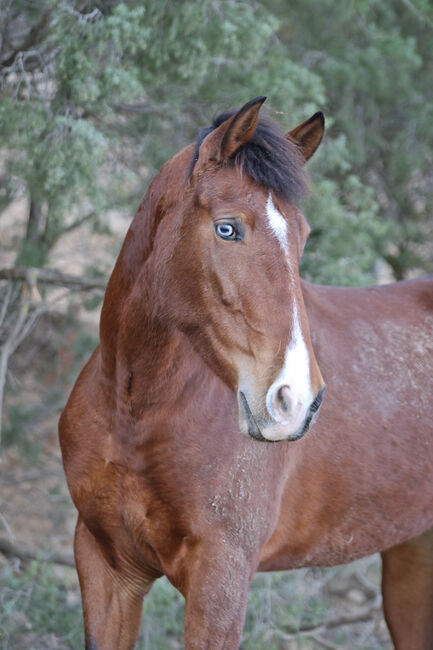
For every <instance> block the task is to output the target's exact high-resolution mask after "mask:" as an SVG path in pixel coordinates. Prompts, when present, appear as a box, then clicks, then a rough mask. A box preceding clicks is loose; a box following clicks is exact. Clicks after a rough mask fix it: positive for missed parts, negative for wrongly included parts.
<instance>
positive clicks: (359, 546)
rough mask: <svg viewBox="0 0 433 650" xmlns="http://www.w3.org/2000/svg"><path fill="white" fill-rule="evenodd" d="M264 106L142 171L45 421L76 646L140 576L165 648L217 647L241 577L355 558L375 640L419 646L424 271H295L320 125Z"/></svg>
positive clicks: (426, 370) (236, 113) (217, 124)
mask: <svg viewBox="0 0 433 650" xmlns="http://www.w3.org/2000/svg"><path fill="white" fill-rule="evenodd" d="M264 100H265V98H264V97H258V98H255V99H253V100H251V101H250V102H248V103H246V104H245V105H244V106H243V107H242V108H240V109H238V110H233V109H232V110H230V111H228V112H226V113H224V114H222V115H220V116H219V117H218V118H216V120H215V121H214V123H213V125H212V126H211V127H208V128H206V129H203V130H202V131H201V132H200V134H199V137H198V139H197V141H196V142H195V143H192V144H190V145H189V146H187V147H185V148H184V149H182V150H181V151H180V152H179V153H177V154H176V155H175V156H174V157H173V158H171V159H170V160H169V161H168V162H167V163H166V164H165V165H164V166H163V167H162V169H161V170H160V171H159V173H158V174H157V175H156V177H155V178H154V180H153V181H152V183H151V184H150V186H149V188H148V190H147V193H146V194H145V196H144V198H143V199H142V202H141V204H140V206H139V208H138V211H137V213H136V215H135V217H134V219H133V221H132V224H131V226H130V228H129V231H128V233H127V235H126V238H125V241H124V244H123V247H122V249H121V252H120V254H119V257H118V259H117V262H116V264H115V267H114V270H113V272H112V275H111V278H110V280H109V283H108V286H107V290H106V294H105V299H104V303H103V307H102V312H101V323H100V344H99V346H98V347H97V348H96V350H95V351H94V353H93V355H92V356H91V358H90V360H89V362H88V363H87V365H86V366H85V367H84V369H83V370H82V372H81V374H80V376H79V378H78V380H77V382H76V384H75V386H74V388H73V390H72V393H71V395H70V398H69V401H68V402H67V405H66V407H65V409H64V411H63V414H62V416H61V419H60V427H59V428H60V443H61V449H62V455H63V463H64V469H65V473H66V477H67V482H68V486H69V490H70V493H71V496H72V499H73V502H74V504H75V506H76V508H77V510H78V520H77V525H76V533H75V542H74V552H75V558H76V566H77V571H78V575H79V581H80V587H81V593H82V603H83V613H84V627H85V647H86V648H87V650H114V649H116V650H127V649H130V648H133V647H134V645H135V642H136V639H137V636H138V632H139V626H140V618H141V611H142V602H143V597H144V595H145V594H146V593H147V592H148V591H149V589H150V587H151V585H152V583H153V582H154V581H155V580H156V579H157V578H159V577H160V576H162V575H165V576H167V577H168V579H169V581H170V582H171V583H172V584H173V585H174V586H175V587H176V588H177V589H178V590H179V591H180V592H181V593H182V594H183V596H184V597H185V647H186V648H187V649H188V650H199V649H200V650H204V649H205V648H207V649H208V650H220V649H222V648H224V649H226V650H234V649H235V648H238V647H239V644H240V639H241V633H242V628H243V623H244V618H245V610H246V603H247V594H248V588H249V584H250V582H251V580H252V577H253V575H254V573H255V572H256V571H274V570H282V569H293V568H298V567H314V566H332V565H336V564H341V563H346V562H350V561H352V560H355V559H356V558H360V557H363V556H366V555H369V554H372V553H375V552H381V554H382V559H383V579H382V592H383V606H384V614H385V619H386V621H387V624H388V627H389V630H390V633H391V637H392V640H393V643H394V645H395V648H397V650H427V649H428V648H429V649H431V648H433V481H432V466H433V420H432V415H431V413H432V394H433V341H432V332H433V276H431V277H425V278H422V279H416V280H410V281H403V282H399V283H395V284H390V285H387V286H378V287H367V288H339V287H330V286H316V285H314V284H310V283H309V282H305V281H303V280H301V278H300V275H299V270H298V267H299V261H300V258H301V255H302V251H303V248H304V245H305V242H306V240H307V237H308V234H309V226H308V223H307V221H306V218H305V217H304V215H303V214H302V212H301V211H300V209H299V207H298V205H299V198H300V197H301V196H302V194H303V192H305V187H306V176H305V175H306V172H305V167H304V164H305V163H306V161H307V160H309V159H310V158H311V156H312V155H313V153H314V151H315V150H316V149H317V147H318V146H319V144H320V142H321V140H322V136H323V133H324V118H323V114H322V113H320V112H319V113H316V114H314V115H313V116H312V117H311V118H309V119H307V120H306V121H305V122H303V123H302V124H300V125H299V126H297V127H296V128H295V129H293V130H291V131H290V132H288V133H287V134H284V133H283V132H282V131H281V130H280V129H279V127H277V126H275V125H274V124H273V123H272V122H271V121H270V120H267V119H266V118H263V117H262V116H261V115H260V114H259V111H260V108H261V106H262V104H263V102H264ZM325 381H326V394H325V393H324V391H325ZM319 408H320V414H319ZM307 432H308V433H307Z"/></svg>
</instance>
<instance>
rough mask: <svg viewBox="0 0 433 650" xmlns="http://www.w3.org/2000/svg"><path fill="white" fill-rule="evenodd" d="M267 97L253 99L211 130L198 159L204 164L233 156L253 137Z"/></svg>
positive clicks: (202, 145)
mask: <svg viewBox="0 0 433 650" xmlns="http://www.w3.org/2000/svg"><path fill="white" fill-rule="evenodd" d="M265 99H266V97H255V98H254V99H251V101H249V102H247V103H246V104H244V105H243V106H242V108H241V109H239V110H238V111H237V112H236V113H235V114H234V115H232V116H231V117H229V118H228V119H227V120H225V121H224V122H223V123H222V124H220V125H219V126H218V127H217V128H216V129H215V130H213V131H211V133H209V135H208V136H206V138H205V139H204V140H203V142H202V144H201V146H200V152H199V158H198V160H199V161H201V163H202V164H205V163H206V161H208V160H212V159H213V160H217V161H218V162H223V161H224V160H227V159H228V158H230V157H231V156H233V155H234V154H235V153H236V152H237V151H238V149H240V148H241V147H242V145H244V144H246V143H247V142H248V141H249V140H250V139H251V138H252V137H253V135H254V131H255V130H256V127H257V124H258V121H259V111H260V108H261V106H262V104H263V102H264V101H265ZM199 164H200V163H199Z"/></svg>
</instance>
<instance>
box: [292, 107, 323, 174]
mask: <svg viewBox="0 0 433 650" xmlns="http://www.w3.org/2000/svg"><path fill="white" fill-rule="evenodd" d="M324 132H325V117H324V115H323V113H322V112H321V111H319V112H318V113H314V115H313V116H312V117H310V118H309V119H308V120H305V122H302V124H299V125H298V126H297V127H295V128H294V129H293V130H292V131H289V132H288V133H286V138H289V139H290V140H292V141H293V142H295V144H297V145H298V147H299V149H300V151H301V153H302V156H303V158H304V160H305V162H306V161H307V160H309V159H310V158H311V156H312V155H313V153H314V152H315V151H316V149H317V147H318V146H319V144H320V143H321V141H322V138H323V134H324Z"/></svg>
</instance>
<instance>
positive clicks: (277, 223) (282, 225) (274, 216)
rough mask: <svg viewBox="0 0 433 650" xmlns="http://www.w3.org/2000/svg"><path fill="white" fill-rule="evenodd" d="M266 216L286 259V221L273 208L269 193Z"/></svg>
mask: <svg viewBox="0 0 433 650" xmlns="http://www.w3.org/2000/svg"><path fill="white" fill-rule="evenodd" d="M266 214H267V216H268V221H269V225H270V226H271V230H272V231H273V233H274V235H275V236H276V237H277V239H278V241H279V242H280V246H281V248H282V249H283V251H284V254H285V255H286V257H287V255H288V253H289V251H288V248H287V221H286V220H285V219H284V217H283V215H282V214H281V212H280V211H279V210H277V208H276V207H275V205H274V202H273V200H272V196H271V194H270V193H269V196H268V200H267V201H266ZM287 261H288V260H287ZM289 268H290V265H289Z"/></svg>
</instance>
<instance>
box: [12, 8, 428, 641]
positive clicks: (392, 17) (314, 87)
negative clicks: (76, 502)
mask: <svg viewBox="0 0 433 650" xmlns="http://www.w3.org/2000/svg"><path fill="white" fill-rule="evenodd" d="M432 79H433V8H432V5H431V2H430V1H429V0H389V1H388V2H386V3H384V2H383V1H381V0H380V1H379V0H352V1H351V2H345V3H341V2H338V0H321V1H320V2H318V1H317V0H314V1H313V0H292V1H290V2H289V0H257V1H256V0H250V1H249V2H241V1H239V0H237V1H235V0H212V1H211V0H200V1H199V0H178V1H176V2H169V1H168V0H167V1H166V0H147V1H142V2H138V1H130V2H124V3H121V2H117V1H116V0H107V1H105V2H103V1H101V2H90V1H89V2H87V1H79V0H77V1H76V2H72V1H71V0H56V1H54V0H46V1H42V0H0V93H1V96H0V343H1V346H2V347H1V353H0V410H1V411H2V413H1V415H2V418H1V422H2V426H1V433H2V442H1V457H2V462H1V464H0V648H1V649H2V650H4V649H10V648H14V649H20V648H23V649H24V648H26V649H29V648H35V649H39V648H40V649H42V648H50V649H54V648H61V649H63V648H76V647H80V643H82V641H81V639H82V624H81V618H80V617H81V611H80V602H79V592H78V586H77V581H76V576H75V572H74V571H73V569H72V568H70V567H69V564H70V563H71V541H72V535H73V527H74V517H75V514H74V509H73V506H72V505H71V503H70V500H69V496H68V493H67V489H66V487H65V482H64V479H63V474H62V470H61V463H60V458H59V451H58V448H57V420H58V416H59V413H60V411H61V409H62V407H63V405H64V403H65V400H66V399H67V395H68V393H69V391H70V389H71V387H72V385H73V382H74V381H75V379H76V377H77V373H78V372H79V369H80V368H81V367H82V365H83V363H84V362H85V361H86V360H87V358H88V356H89V354H90V352H91V351H92V349H93V348H94V346H95V345H96V344H97V339H98V328H97V324H98V315H99V307H100V305H101V301H102V296H103V288H104V286H105V282H106V278H107V276H108V275H109V273H110V270H111V268H112V266H113V263H114V260H115V258H116V256H117V253H118V251H119V248H120V245H121V242H122V239H123V237H124V235H125V233H126V230H127V227H128V225H129V223H130V220H131V217H132V215H133V213H134V211H135V209H136V207H137V205H138V203H139V200H140V198H141V196H142V195H143V193H144V191H145V189H146V186H147V184H148V182H149V180H150V179H151V178H152V176H153V175H154V174H155V172H156V171H157V170H158V168H159V167H160V166H161V165H162V164H163V163H164V162H165V160H167V158H169V157H170V156H171V155H173V154H174V153H175V152H176V151H178V150H179V149H180V148H181V147H183V146H184V145H185V144H187V143H188V142H190V141H191V140H193V139H194V138H195V136H196V134H197V131H198V130H199V129H200V128H201V127H203V126H207V125H208V124H209V123H210V121H211V119H212V117H213V116H214V114H215V113H217V112H218V111H219V110H224V109H226V108H228V107H229V106H233V105H236V104H241V103H244V102H245V101H248V100H249V99H251V98H252V97H254V96H257V95H262V94H265V95H267V97H268V101H267V104H268V105H269V111H270V114H271V116H272V117H274V119H277V120H278V121H279V122H280V123H281V125H282V126H283V127H284V128H285V129H286V130H288V129H290V128H293V127H294V126H295V125H296V124H298V123H299V122H301V121H302V120H304V119H306V118H307V117H309V116H310V115H311V114H312V113H314V112H315V111H317V110H319V109H320V110H323V111H324V113H325V115H326V120H327V134H326V138H325V140H324V143H323V144H322V146H321V148H320V149H319V151H318V153H317V154H316V156H315V158H314V160H313V161H312V163H311V164H310V165H309V171H310V173H311V176H312V178H313V183H312V186H311V196H310V198H309V200H308V201H307V202H306V204H305V205H304V206H303V208H304V211H305V213H306V215H307V217H308V219H309V222H310V225H311V227H312V233H311V237H310V241H309V243H308V245H307V248H306V250H305V253H304V258H303V261H302V273H303V276H304V277H306V278H308V279H310V280H314V281H316V282H320V283H332V284H368V283H373V282H388V281H393V280H401V279H404V278H408V277H414V276H416V275H420V274H422V273H426V272H432V271H433V253H432V249H433V220H432V218H431V214H432V205H431V204H432V200H433V191H432V189H433V164H432V162H433V161H432V158H433V153H432V152H433V147H432V145H433V126H432V125H433V84H432ZM402 308H404V306H402ZM379 579H380V566H379V564H378V560H377V559H376V558H370V559H367V560H365V561H363V562H359V563H356V564H355V565H350V566H348V567H339V568H335V569H330V570H305V571H300V572H293V573H291V574H274V575H266V576H259V577H258V578H257V579H256V581H255V582H254V584H253V587H252V590H251V596H250V604H249V609H248V617H247V624H246V628H245V633H244V640H243V643H242V648H244V649H245V650H250V649H251V650H253V649H255V648H257V649H258V648H263V647H264V645H265V644H266V646H267V647H268V648H269V650H280V649H283V648H284V649H296V648H320V647H325V648H326V647H328V648H335V647H338V648H340V647H341V648H344V647H347V648H353V647H359V648H365V649H367V648H371V649H378V648H390V647H391V646H390V641H389V637H388V636H387V632H386V629H385V627H384V623H383V620H382V618H381V614H380V613H378V611H377V610H378V606H379V604H380V603H379V600H378V589H377V585H378V582H379ZM182 617H183V602H182V598H181V597H180V596H179V595H178V594H177V593H176V592H175V591H174V590H173V589H172V588H171V586H170V585H169V584H168V583H167V582H164V581H159V582H158V584H157V585H156V586H155V587H154V589H153V590H152V594H151V595H150V597H149V598H148V599H147V601H146V604H145V609H144V616H143V627H142V634H141V637H140V642H139V646H138V647H139V648H141V649H144V648H146V649H152V650H153V649H157V650H165V649H170V648H181V647H182V645H183V641H182Z"/></svg>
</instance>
